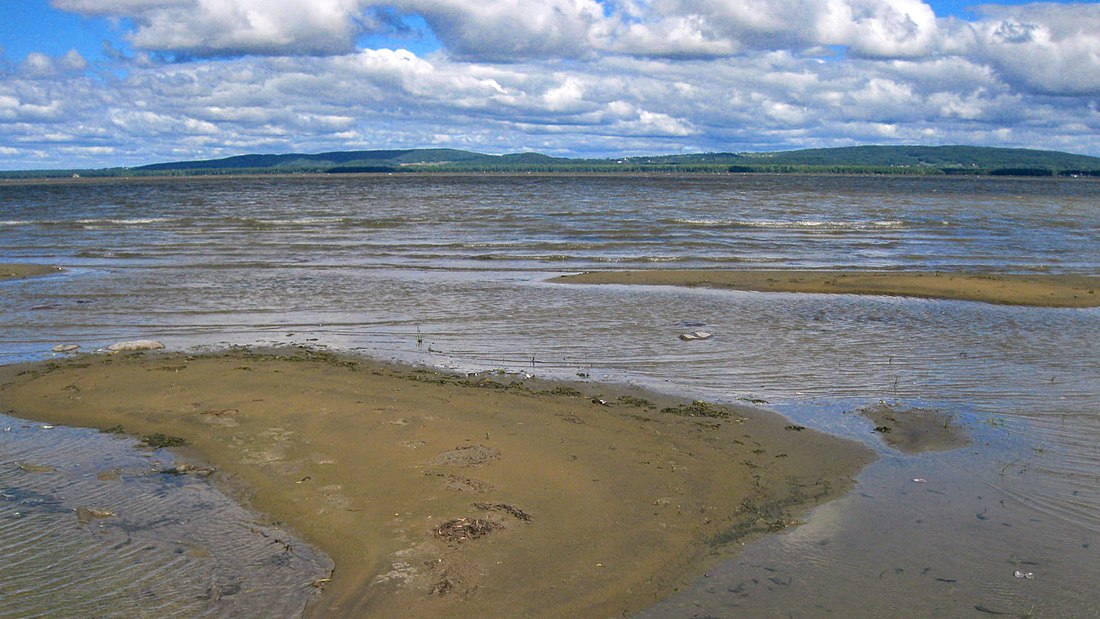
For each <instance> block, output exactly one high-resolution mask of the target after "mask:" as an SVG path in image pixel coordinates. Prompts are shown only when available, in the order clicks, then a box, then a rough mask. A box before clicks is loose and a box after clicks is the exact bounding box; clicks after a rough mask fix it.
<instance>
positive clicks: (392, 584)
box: [0, 349, 874, 617]
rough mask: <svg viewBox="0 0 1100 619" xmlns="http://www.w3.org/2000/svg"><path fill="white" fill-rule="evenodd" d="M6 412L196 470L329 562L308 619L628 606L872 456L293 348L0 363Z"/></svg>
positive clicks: (600, 611) (664, 592) (508, 384)
mask: <svg viewBox="0 0 1100 619" xmlns="http://www.w3.org/2000/svg"><path fill="white" fill-rule="evenodd" d="M0 409H2V410H4V411H10V413H11V414H13V415H16V416H20V417H24V418H29V419H35V420H39V421H42V422H46V423H53V424H66V425H73V426H85V427H93V428H101V429H112V430H115V431H118V430H120V429H121V430H123V431H125V432H127V433H129V434H133V435H136V436H142V437H146V440H147V441H152V442H155V443H156V444H158V445H163V444H168V445H175V446H176V447H173V449H177V450H180V451H181V452H182V454H181V455H182V456H188V457H194V458H199V459H201V461H202V462H204V463H205V465H207V466H212V467H213V468H214V469H215V470H216V472H215V473H214V474H213V476H212V479H214V480H215V483H218V484H219V485H221V486H223V487H224V488H227V489H229V491H230V493H231V494H232V495H233V496H235V497H236V498H237V499H238V500H240V501H242V502H244V503H246V504H248V505H249V506H251V507H253V508H255V509H257V510H259V511H260V512H261V513H264V514H266V515H268V517H270V518H271V519H272V521H273V522H280V523H284V524H285V525H286V526H288V527H289V528H290V529H292V530H293V531H295V532H297V533H298V534H300V535H302V536H303V537H304V538H305V539H306V540H308V541H309V542H311V543H312V544H314V545H316V546H317V547H318V548H320V549H321V550H322V551H324V552H325V553H327V554H328V555H329V556H330V557H331V558H332V559H333V560H334V562H335V565H336V568H335V571H334V572H333V574H332V578H331V581H321V582H318V583H316V584H317V586H321V587H323V588H324V590H325V592H324V594H323V596H322V598H321V601H320V602H319V603H318V604H317V605H315V606H314V607H313V608H312V609H311V611H310V614H311V615H312V616H316V617H361V616H381V617H386V616H404V617H444V616H445V617H481V616H529V617H578V616H581V617H603V616H612V615H621V614H623V613H630V612H633V611H636V610H639V609H641V608H643V607H646V606H648V605H650V604H652V603H653V602H655V601H657V600H659V599H661V598H663V597H666V596H668V595H669V594H671V593H672V592H673V591H675V590H676V589H677V588H678V587H682V586H684V585H685V584H687V583H689V582H691V581H692V580H693V578H694V577H697V576H698V575H699V574H701V573H702V572H703V571H704V570H705V569H707V567H708V566H710V565H712V564H714V563H715V562H717V561H718V560H720V559H722V558H728V557H729V556H731V554H732V553H735V552H736V551H737V550H738V548H740V547H741V546H742V545H743V543H744V542H745V540H747V539H749V538H751V537H753V536H757V535H760V534H764V533H767V532H769V531H776V530H780V529H783V528H786V527H789V526H794V525H796V524H797V523H798V518H799V517H800V516H801V515H802V514H804V512H805V511H806V510H808V509H809V508H810V507H811V506H813V505H815V504H817V503H820V502H822V501H824V500H827V499H829V498H832V497H836V496H838V495H839V494H840V493H843V492H844V491H845V490H846V489H847V488H848V487H849V486H850V483H851V479H852V477H853V476H854V475H855V474H856V473H857V472H858V471H859V470H860V469H861V468H862V466H863V465H865V464H866V463H867V462H869V461H870V460H871V459H873V457H874V456H873V454H872V453H871V452H870V450H868V449H867V448H865V447H863V446H861V445H858V444H856V443H852V442H849V441H844V440H841V439H837V438H833V437H829V436H826V435H823V434H819V433H817V432H814V431H811V430H805V431H801V430H802V428H798V427H794V426H790V425H788V423H787V422H786V421H785V420H784V419H782V418H780V417H779V416H777V415H774V414H772V413H769V412H766V411H760V410H756V409H751V408H727V407H723V406H717V405H714V404H710V403H706V402H690V401H682V400H673V399H671V398H667V397H664V396H659V395H654V394H649V393H643V392H640V391H635V390H632V389H629V388H626V387H613V386H608V385H598V384H593V383H578V384H563V383H553V382H542V381H538V380H536V379H531V378H529V377H527V376H523V375H504V374H500V373H492V374H483V375H482V374H479V375H473V376H466V375H461V376H459V375H452V374H443V373H437V372H435V371H434V370H423V369H417V368H412V367H401V366H392V365H382V364H377V363H374V362H370V361H366V360H363V359H359V358H344V357H338V356H334V355H330V354H324V353H318V352H316V351H309V350H286V349H283V350H274V351H255V350H243V349H242V350H230V351H225V352H219V353H212V354H204V355H200V356H190V355H184V354H163V353H149V352H143V353H129V354H116V355H81V356H77V357H73V358H69V359H64V360H55V361H50V362H42V363H37V364H28V365H20V366H5V367H3V368H0ZM795 430H799V431H795Z"/></svg>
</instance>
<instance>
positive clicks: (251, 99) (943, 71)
mask: <svg viewBox="0 0 1100 619" xmlns="http://www.w3.org/2000/svg"><path fill="white" fill-rule="evenodd" d="M0 49H2V52H0V169H36V168H56V167H113V166H125V165H139V164H142V163H148V162H153V161H165V160H175V159H193V158H208V157H221V156H228V155H233V154H240V153H246V152H293V151H319V150H340V149H365V148H413V147H435V146H449V147H455V148H466V149H471V150H478V151H481V152H494V153H503V152H516V151H523V150H537V151H541V152H546V153H550V154H557V155H571V156H616V155H629V154H656V153H674V152H700V151H758V150H778V149H791V148H803V147H823V146H848V145H855V144H872V143H876V144H895V143H898V144H900V143H904V144H960V143H965V144H979V145H990V146H1012V147H1026V148H1050V149H1057V150H1067V151H1071V152H1078V153H1086V154H1092V155H1100V143H1098V142H1100V140H1097V139H1096V137H1095V136H1097V135H1100V109H1098V108H1100V4H1098V3H1096V2H1059V3H1052V2H1045V3H1025V2H1017V1H1002V2H997V3H983V4H978V5H973V4H971V3H968V2H958V1H946V0H945V1H940V2H922V1H921V0H834V1H832V2H828V1H827V0H739V1H732V0H605V1H602V2H601V1H598V0H540V2H522V1H518V0H400V1H397V2H384V1H380V0H6V1H4V2H3V3H0Z"/></svg>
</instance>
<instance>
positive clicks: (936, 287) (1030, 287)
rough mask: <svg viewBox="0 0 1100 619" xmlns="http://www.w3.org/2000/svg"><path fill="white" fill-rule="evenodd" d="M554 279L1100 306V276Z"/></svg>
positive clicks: (701, 273) (647, 274) (701, 274)
mask: <svg viewBox="0 0 1100 619" xmlns="http://www.w3.org/2000/svg"><path fill="white" fill-rule="evenodd" d="M554 281H557V282H563V283H575V284H643V285H660V286H689V287H706V288H727V289H732V290H755V291H759V292H812V293H831V294H861V295H881V296H902V297H919V298H927V299H954V300H959V301H980V302H983V303H996V304H1001V305H1032V306H1039V307H1100V293H1097V291H1098V290H1100V277H1090V276H1086V275H1015V274H999V275H990V274H980V273H938V272H905V273H892V272H891V273H887V272H861V271H791V270H784V271H718V270H714V271H711V270H695V271H692V270H649V271H593V272H589V273H581V274H578V275H566V276H564V277H559V278H557V279H555V280H554Z"/></svg>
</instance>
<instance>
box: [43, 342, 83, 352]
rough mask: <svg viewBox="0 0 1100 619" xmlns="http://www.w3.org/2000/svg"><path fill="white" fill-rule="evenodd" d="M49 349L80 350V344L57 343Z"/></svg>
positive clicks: (58, 350)
mask: <svg viewBox="0 0 1100 619" xmlns="http://www.w3.org/2000/svg"><path fill="white" fill-rule="evenodd" d="M50 350H52V351H54V352H74V351H77V350H80V344H58V345H57V346H54V347H53V348H51V349H50Z"/></svg>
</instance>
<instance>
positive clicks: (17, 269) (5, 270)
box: [0, 264, 61, 281]
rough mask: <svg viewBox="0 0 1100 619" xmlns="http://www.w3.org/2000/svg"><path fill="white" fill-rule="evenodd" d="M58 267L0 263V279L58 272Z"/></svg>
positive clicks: (38, 275)
mask: <svg viewBox="0 0 1100 619" xmlns="http://www.w3.org/2000/svg"><path fill="white" fill-rule="evenodd" d="M60 272H61V269H60V268H58V267H51V266H46V265H43V264H0V281H4V280H9V279H27V278H28V277H40V276H42V275H52V274H54V273H60Z"/></svg>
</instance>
